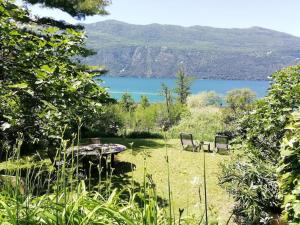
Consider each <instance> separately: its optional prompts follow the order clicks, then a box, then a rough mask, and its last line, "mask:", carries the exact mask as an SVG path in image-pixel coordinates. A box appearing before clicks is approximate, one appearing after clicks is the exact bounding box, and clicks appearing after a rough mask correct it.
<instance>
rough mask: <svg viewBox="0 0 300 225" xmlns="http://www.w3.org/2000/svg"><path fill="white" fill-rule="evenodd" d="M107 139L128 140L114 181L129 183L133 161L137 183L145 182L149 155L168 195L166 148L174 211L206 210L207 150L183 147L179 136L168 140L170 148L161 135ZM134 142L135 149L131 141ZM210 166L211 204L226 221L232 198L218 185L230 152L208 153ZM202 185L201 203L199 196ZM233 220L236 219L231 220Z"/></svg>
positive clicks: (163, 195)
mask: <svg viewBox="0 0 300 225" xmlns="http://www.w3.org/2000/svg"><path fill="white" fill-rule="evenodd" d="M102 140H103V142H106V143H119V144H124V145H126V146H127V147H128V149H127V150H126V151H125V152H123V153H121V154H119V155H118V156H117V157H116V164H115V167H116V168H115V170H116V171H115V172H116V174H118V175H117V176H116V177H115V178H114V179H113V182H119V183H120V184H122V183H124V184H125V183H129V182H130V180H131V177H132V173H131V165H133V166H134V167H135V171H134V173H133V179H134V181H135V182H136V183H137V185H142V184H143V177H144V156H146V168H147V172H148V173H150V174H152V176H153V180H154V182H155V184H156V187H157V194H158V196H159V197H160V198H161V199H162V200H167V199H168V176H167V175H168V173H167V168H168V165H167V162H166V158H165V156H166V152H167V154H168V156H169V168H170V183H171V192H172V201H173V202H172V204H173V208H174V212H175V213H176V214H178V209H179V208H184V209H185V210H184V215H186V214H189V215H192V214H196V215H197V216H199V215H201V214H202V213H203V204H204V196H203V194H204V186H203V152H200V153H198V152H190V151H182V149H181V145H180V143H179V140H178V139H176V140H175V139H172V140H168V141H167V150H166V145H165V141H164V140H159V139H121V138H106V139H102ZM131 142H133V143H134V144H133V150H132V151H131V150H130V144H129V143H131ZM205 155H206V168H207V175H206V176H207V193H208V205H210V206H212V207H213V208H214V210H215V211H216V212H217V214H218V218H219V221H220V222H221V223H220V224H225V222H226V221H227V219H228V218H229V216H230V212H229V211H230V209H231V208H232V200H231V199H230V197H229V195H228V194H227V193H226V192H225V191H224V190H223V189H221V188H220V187H219V186H218V179H217V177H218V172H219V171H220V169H219V167H218V165H219V163H220V162H226V160H229V156H228V155H220V154H216V153H205ZM199 187H200V193H201V203H200V199H199ZM230 224H233V223H230Z"/></svg>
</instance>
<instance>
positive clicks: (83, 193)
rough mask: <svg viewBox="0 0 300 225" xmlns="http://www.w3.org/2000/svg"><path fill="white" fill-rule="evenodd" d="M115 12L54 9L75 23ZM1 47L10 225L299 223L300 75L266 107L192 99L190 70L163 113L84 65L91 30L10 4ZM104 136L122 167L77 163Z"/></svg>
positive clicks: (294, 73)
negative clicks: (220, 146)
mask: <svg viewBox="0 0 300 225" xmlns="http://www.w3.org/2000/svg"><path fill="white" fill-rule="evenodd" d="M29 2H33V3H34V2H36V1H29ZM42 2H44V1H42ZM107 4H108V2H107V1H98V0H92V1H90V0H88V1H83V2H75V3H74V2H73V1H64V2H56V1H47V5H49V6H52V7H57V8H60V9H63V10H65V11H67V12H69V13H70V14H71V15H73V16H76V15H77V16H85V15H94V14H105V6H106V5H107ZM70 5H71V6H74V8H72V10H70V9H69V7H70ZM0 37H1V38H0V47H1V48H0V60H1V64H0V160H1V163H0V174H1V175H0V188H1V189H0V190H1V191H0V222H1V224H13V225H19V224H32V225H35V224H41V225H42V224H56V225H57V224H69V225H75V224H78V225H79V224H82V225H84V224H103V225H104V224H137V225H139V224H145V225H146V224H147V225H148V224H151V225H152V224H159V225H160V224H168V225H171V224H178V225H179V224H180V225H183V224H205V225H208V224H211V225H213V224H246V225H250V224H251V225H256V224H257V225H261V224H262V225H273V224H291V225H297V224H300V207H299V206H300V192H299V185H300V176H299V174H300V166H299V161H300V156H299V149H300V148H299V142H300V135H299V105H300V65H297V66H292V67H287V68H285V69H283V70H280V71H278V72H276V73H274V74H273V75H272V76H271V79H272V82H271V85H270V88H269V90H268V93H267V95H266V97H264V98H262V99H256V96H255V93H253V92H252V91H251V90H249V89H239V90H232V91H230V92H229V93H228V94H227V95H226V97H225V99H221V97H220V96H218V95H217V94H216V93H214V92H207V93H199V94H197V95H191V94H190V85H191V80H190V79H189V77H188V76H187V74H186V71H185V69H184V68H183V67H182V68H179V71H178V73H177V88H176V89H175V90H172V89H170V88H169V87H168V86H166V85H164V84H163V85H162V91H161V94H162V96H163V97H164V100H165V101H164V102H163V103H150V102H149V100H148V99H147V98H146V97H145V96H144V97H142V98H141V100H140V102H138V103H136V102H134V101H133V99H132V97H131V96H130V95H129V94H124V95H123V96H122V98H121V100H120V101H116V100H114V99H112V98H110V96H109V95H108V93H107V92H106V90H105V89H104V88H103V87H101V86H99V85H98V84H97V83H96V81H95V79H94V77H95V74H93V73H92V69H91V68H90V67H89V66H86V65H83V64H81V62H80V60H81V59H80V58H78V56H81V57H84V56H88V55H90V54H92V52H91V51H90V50H87V49H85V47H84V41H85V36H84V33H83V30H82V27H81V26H75V25H69V24H66V23H64V22H60V21H55V20H53V19H47V18H35V17H31V16H30V14H29V12H28V11H27V10H26V9H23V8H20V7H18V6H16V5H15V4H13V3H12V2H10V1H6V0H0ZM93 69H94V68H93ZM181 132H188V133H192V134H194V138H195V139H197V140H199V141H208V142H211V143H212V142H213V141H214V137H215V135H216V134H217V133H222V134H226V135H227V136H228V137H230V139H231V143H230V146H231V148H230V151H227V152H223V153H224V154H222V152H213V153H210V152H205V151H201V152H193V151H183V150H182V146H181V145H180V141H179V138H178V136H179V133H181ZM94 137H100V140H101V142H102V143H118V144H124V145H126V146H127V151H125V152H123V153H120V155H118V158H117V162H116V164H115V166H114V167H112V157H111V156H110V157H107V158H106V159H105V158H102V156H101V155H100V158H99V159H97V160H88V162H87V165H88V167H86V164H84V163H83V162H80V161H79V157H78V156H77V157H75V156H74V154H73V153H74V147H75V146H79V145H81V144H86V142H85V138H94ZM212 145H213V143H212ZM68 149H73V150H72V155H71V157H69V156H68V154H67V151H68ZM49 152H50V153H55V157H54V158H51V156H50V154H49ZM205 162H206V163H205ZM222 188H224V189H222ZM226 192H227V193H229V195H228V194H226ZM207 208H209V209H208V210H207ZM205 214H208V215H207V217H206V215H205Z"/></svg>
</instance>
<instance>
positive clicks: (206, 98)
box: [187, 91, 223, 108]
mask: <svg viewBox="0 0 300 225" xmlns="http://www.w3.org/2000/svg"><path fill="white" fill-rule="evenodd" d="M222 103H223V99H222V97H221V96H219V95H218V94H217V93H216V92H214V91H209V92H201V93H199V94H196V95H190V96H189V97H188V98H187V105H188V107H189V108H201V107H205V106H220V105H221V104H222Z"/></svg>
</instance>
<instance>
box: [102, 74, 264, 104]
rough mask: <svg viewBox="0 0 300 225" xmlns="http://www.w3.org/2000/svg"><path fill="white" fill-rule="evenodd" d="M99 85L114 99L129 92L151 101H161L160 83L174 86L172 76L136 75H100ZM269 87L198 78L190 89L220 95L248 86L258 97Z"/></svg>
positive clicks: (259, 82) (251, 83) (260, 83)
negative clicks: (151, 76) (145, 76)
mask: <svg viewBox="0 0 300 225" xmlns="http://www.w3.org/2000/svg"><path fill="white" fill-rule="evenodd" d="M101 79H102V80H103V83H102V84H101V86H104V87H107V88H109V89H108V91H109V93H110V94H111V96H113V97H114V98H116V99H119V98H120V97H121V96H122V95H123V94H124V93H125V92H127V93H130V94H131V95H132V96H133V98H134V99H135V101H139V100H140V97H141V95H146V96H148V98H149V100H150V101H151V102H160V101H163V97H162V96H161V95H160V90H161V84H162V83H164V84H166V85H167V86H168V87H170V88H174V87H175V86H176V80H175V79H173V78H136V77H108V76H104V77H101ZM268 87H269V81H247V80H200V79H197V80H195V81H194V82H193V84H192V87H191V91H192V93H193V94H196V93H199V92H202V91H215V92H217V93H219V94H220V95H226V93H227V92H228V91H230V90H232V89H236V88H250V89H252V90H253V91H255V92H256V94H257V96H258V97H260V98H261V97H263V96H265V94H266V91H267V89H268Z"/></svg>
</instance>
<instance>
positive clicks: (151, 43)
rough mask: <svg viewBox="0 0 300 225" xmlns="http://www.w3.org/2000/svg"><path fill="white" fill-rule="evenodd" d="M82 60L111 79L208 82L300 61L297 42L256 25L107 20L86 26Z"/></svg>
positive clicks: (254, 76) (261, 73)
mask: <svg viewBox="0 0 300 225" xmlns="http://www.w3.org/2000/svg"><path fill="white" fill-rule="evenodd" d="M86 30H87V35H88V41H87V45H88V47H90V48H92V49H93V50H95V51H96V52H97V54H96V55H94V56H91V57H89V58H87V59H85V62H87V63H88V64H91V65H99V64H100V65H106V66H107V68H108V69H109V70H110V74H111V75H113V76H145V77H154V76H155V77H166V76H175V74H176V71H177V69H178V66H179V65H180V64H184V65H185V67H186V70H187V73H188V74H190V75H194V76H197V77H199V78H210V79H251V80H258V79H267V76H268V75H270V74H272V73H273V72H274V71H276V70H278V69H281V68H282V67H285V66H288V65H293V64H296V63H297V62H299V61H300V38H298V37H295V36H292V35H289V34H285V33H281V32H277V31H273V30H268V29H264V28H260V27H252V28H249V29H221V28H212V27H202V26H192V27H181V26H173V25H160V24H150V25H131V24H127V23H123V22H119V21H114V20H107V21H103V22H98V23H94V24H88V25H86Z"/></svg>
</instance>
